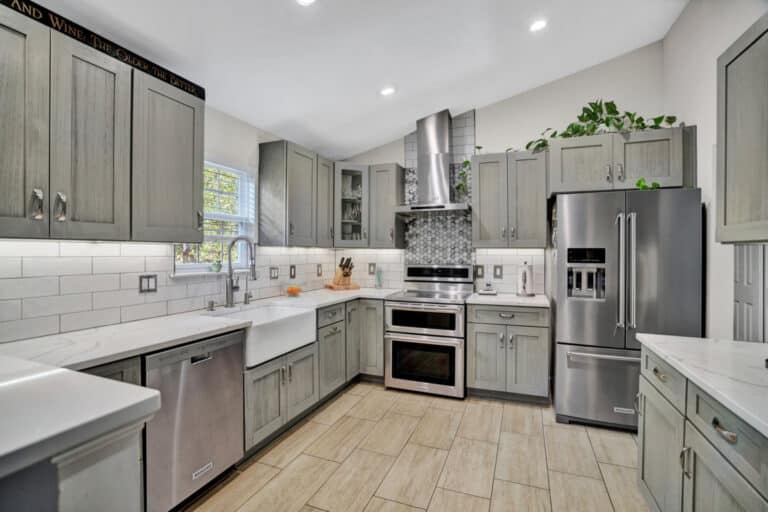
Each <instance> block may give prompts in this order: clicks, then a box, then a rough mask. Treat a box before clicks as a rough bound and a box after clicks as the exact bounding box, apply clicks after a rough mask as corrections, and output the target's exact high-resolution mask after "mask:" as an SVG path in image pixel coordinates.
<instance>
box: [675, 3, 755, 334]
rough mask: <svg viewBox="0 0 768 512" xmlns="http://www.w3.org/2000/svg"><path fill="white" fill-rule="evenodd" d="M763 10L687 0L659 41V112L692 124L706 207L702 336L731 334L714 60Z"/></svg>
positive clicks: (729, 270) (730, 257)
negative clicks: (721, 239)
mask: <svg viewBox="0 0 768 512" xmlns="http://www.w3.org/2000/svg"><path fill="white" fill-rule="evenodd" d="M766 10H768V1H766V0H737V1H731V2H722V1H720V0H691V2H690V3H689V4H688V6H687V7H686V8H685V10H684V11H683V13H682V14H681V15H680V17H679V18H678V19H677V21H675V23H674V25H672V28H671V29H670V30H669V33H668V34H667V36H666V37H665V38H664V41H663V53H664V88H663V98H664V110H665V111H669V112H671V113H674V114H677V115H678V118H679V119H682V120H684V121H685V122H686V123H688V124H695V125H696V126H697V139H698V159H697V160H698V180H699V182H698V185H699V187H700V188H701V190H702V196H703V200H704V202H705V204H706V206H707V228H708V230H707V231H708V232H707V242H708V243H707V278H706V281H707V314H706V318H707V335H708V336H713V337H725V338H732V337H733V246H731V245H721V244H717V243H715V221H716V216H715V169H714V161H715V160H714V155H715V143H716V126H717V118H716V117H717V116H716V111H717V68H716V63H717V58H718V57H719V56H720V54H721V53H722V52H723V51H724V50H725V49H726V48H727V47H728V46H730V45H731V43H733V42H734V41H735V40H736V39H737V38H738V37H739V36H740V35H741V34H742V33H743V32H744V31H745V30H746V29H747V28H748V27H749V26H750V25H752V23H754V22H755V21H756V20H757V18H759V17H760V16H762V15H763V14H764V13H765V12H766Z"/></svg>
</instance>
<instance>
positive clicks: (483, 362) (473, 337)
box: [467, 323, 507, 391]
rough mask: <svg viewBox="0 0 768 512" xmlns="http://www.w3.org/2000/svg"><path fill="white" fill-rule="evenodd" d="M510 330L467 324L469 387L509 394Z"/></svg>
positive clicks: (499, 326) (493, 326) (494, 326)
mask: <svg viewBox="0 0 768 512" xmlns="http://www.w3.org/2000/svg"><path fill="white" fill-rule="evenodd" d="M506 337H507V327H506V326H504V325H491V324H473V323H469V324H467V387H469V388H475V389H485V390H492V391H505V390H506V387H507V386H506V380H507V376H506V366H507V362H506V357H507V354H506V352H507V350H506Z"/></svg>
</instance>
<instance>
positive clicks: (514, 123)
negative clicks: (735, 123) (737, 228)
mask: <svg viewBox="0 0 768 512" xmlns="http://www.w3.org/2000/svg"><path fill="white" fill-rule="evenodd" d="M662 70H663V54H662V45H661V42H657V43H653V44H651V45H648V46H644V47H642V48H639V49H637V50H635V51H633V52H630V53H627V54H625V55H622V56H620V57H617V58H615V59H612V60H609V61H607V62H604V63H602V64H598V65H597V66H594V67H591V68H588V69H585V70H584V71H580V72H578V73H575V74H573V75H569V76H567V77H565V78H561V79H560V80H556V81H554V82H550V83H548V84H545V85H542V86H541V87H537V88H536V89H532V90H530V91H527V92H524V93H522V94H518V95H517V96H512V97H511V98H507V99H505V100H502V101H499V102H498V103H493V104H491V105H487V106H485V107H481V108H478V109H476V113H475V126H476V130H477V131H476V138H475V144H477V145H478V146H483V152H484V153H494V152H499V151H505V150H506V149H507V148H510V147H513V148H516V149H520V148H523V147H525V144H526V143H527V142H528V141H529V140H531V139H534V138H536V137H537V136H538V135H539V133H541V132H542V131H543V130H544V129H545V128H554V129H556V130H560V129H562V128H565V127H566V126H567V125H568V123H570V122H572V121H575V120H576V116H577V115H578V114H580V113H581V107H582V106H583V105H585V104H586V103H587V102H589V101H592V100H595V99H598V98H603V99H604V100H615V101H616V103H617V105H618V106H619V108H621V109H624V110H629V111H632V112H638V113H640V114H642V115H657V114H660V113H661V109H662V106H663V101H662V83H663V80H662Z"/></svg>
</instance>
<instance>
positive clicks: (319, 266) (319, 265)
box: [317, 263, 323, 277]
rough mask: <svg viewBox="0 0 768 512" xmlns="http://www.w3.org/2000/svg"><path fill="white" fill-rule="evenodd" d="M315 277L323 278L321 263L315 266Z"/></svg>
mask: <svg viewBox="0 0 768 512" xmlns="http://www.w3.org/2000/svg"><path fill="white" fill-rule="evenodd" d="M317 277H323V265H322V263H318V264H317Z"/></svg>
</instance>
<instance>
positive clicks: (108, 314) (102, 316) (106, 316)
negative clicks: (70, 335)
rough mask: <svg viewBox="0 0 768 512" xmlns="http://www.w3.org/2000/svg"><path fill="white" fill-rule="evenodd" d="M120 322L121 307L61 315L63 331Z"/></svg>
mask: <svg viewBox="0 0 768 512" xmlns="http://www.w3.org/2000/svg"><path fill="white" fill-rule="evenodd" d="M119 323H120V308H112V309H99V310H96V311H84V312H82V313H67V314H65V315H61V332H69V331H79V330H80V329H91V328H93V327H101V326H104V325H112V324H119Z"/></svg>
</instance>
